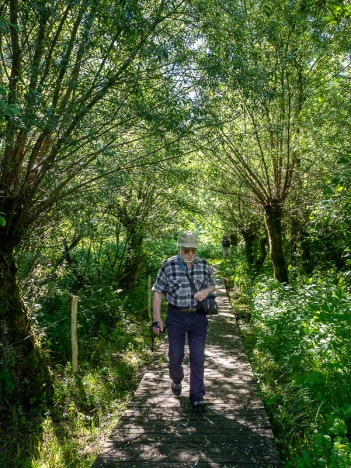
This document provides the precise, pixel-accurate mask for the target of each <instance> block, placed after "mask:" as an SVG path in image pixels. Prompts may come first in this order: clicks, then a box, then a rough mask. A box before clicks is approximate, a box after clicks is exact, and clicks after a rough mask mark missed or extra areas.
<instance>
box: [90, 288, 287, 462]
mask: <svg viewBox="0 0 351 468" xmlns="http://www.w3.org/2000/svg"><path fill="white" fill-rule="evenodd" d="M218 283H219V285H218V288H217V291H216V294H217V296H218V303H219V315H218V316H217V317H211V318H210V319H209V321H210V325H209V334H208V340H207V345H206V369H205V383H206V390H207V394H206V397H205V399H206V409H207V411H206V413H204V414H193V413H192V410H191V407H190V404H189V400H188V392H189V380H188V378H189V368H188V363H187V361H185V369H184V371H185V380H184V382H183V393H182V396H181V397H180V398H175V397H174V396H173V395H172V393H171V390H170V381H169V377H168V369H167V362H166V359H165V358H164V359H162V360H161V362H162V363H161V365H158V366H157V367H155V368H150V369H149V370H148V371H147V372H146V373H145V375H144V377H143V379H142V381H141V382H140V385H139V388H138V389H137V391H136V392H135V394H134V398H133V400H132V402H131V403H130V404H129V407H128V409H127V411H126V412H125V414H124V415H123V417H122V418H121V419H120V421H119V423H118V426H117V427H116V428H115V429H114V431H113V433H112V434H111V436H110V439H109V440H108V441H107V442H106V444H105V447H104V449H103V451H102V453H101V455H100V456H99V457H98V459H97V460H96V462H95V464H94V468H100V467H122V468H124V467H142V466H146V465H147V466H150V467H157V468H173V467H174V468H176V467H177V468H178V467H189V468H190V467H232V468H234V467H248V468H251V467H265V468H267V467H268V468H269V467H271V468H272V467H279V466H280V464H279V455H278V450H277V448H276V446H275V444H274V439H273V434H272V431H271V428H270V424H269V421H268V419H267V415H266V413H265V410H264V407H263V404H262V401H261V400H260V398H258V396H257V386H256V383H255V380H254V377H253V374H252V369H251V366H250V364H249V362H248V359H247V355H246V353H245V350H244V347H243V343H242V339H241V337H240V332H239V328H238V325H237V323H236V320H235V317H234V314H233V311H232V309H231V306H230V304H229V300H228V297H227V294H226V290H225V287H224V284H223V281H221V280H219V281H218ZM166 351H167V350H166V345H164V346H163V347H162V349H161V353H163V354H166Z"/></svg>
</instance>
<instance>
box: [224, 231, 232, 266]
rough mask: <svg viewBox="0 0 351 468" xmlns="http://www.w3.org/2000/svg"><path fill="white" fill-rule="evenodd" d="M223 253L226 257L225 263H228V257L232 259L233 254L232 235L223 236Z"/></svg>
mask: <svg viewBox="0 0 351 468" xmlns="http://www.w3.org/2000/svg"><path fill="white" fill-rule="evenodd" d="M222 253H223V258H224V263H227V258H228V259H229V260H230V256H231V246H230V237H229V236H223V237H222Z"/></svg>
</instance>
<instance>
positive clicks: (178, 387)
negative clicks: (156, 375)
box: [171, 382, 182, 396]
mask: <svg viewBox="0 0 351 468" xmlns="http://www.w3.org/2000/svg"><path fill="white" fill-rule="evenodd" d="M171 390H172V393H173V395H174V396H180V395H181V394H182V384H175V383H173V382H172V383H171Z"/></svg>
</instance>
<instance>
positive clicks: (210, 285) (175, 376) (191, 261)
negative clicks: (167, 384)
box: [152, 231, 216, 413]
mask: <svg viewBox="0 0 351 468" xmlns="http://www.w3.org/2000/svg"><path fill="white" fill-rule="evenodd" d="M197 248H198V239H197V236H196V234H195V233H193V232H191V231H187V232H184V234H182V235H181V236H180V237H179V239H178V255H175V256H173V257H170V258H169V259H168V260H166V261H165V262H164V263H163V265H162V266H161V268H160V270H159V272H158V275H157V279H156V282H155V284H154V285H153V288H152V289H153V291H154V299H153V309H154V323H153V332H154V333H155V334H159V333H160V331H163V321H162V318H161V304H162V297H163V296H164V297H165V299H166V301H167V303H168V307H167V319H166V326H167V331H168V343H169V353H168V357H169V375H170V377H171V381H172V382H171V390H172V392H173V394H174V395H175V396H180V395H181V392H182V380H183V378H184V372H183V366H182V364H183V359H184V345H185V335H186V334H187V335H188V344H189V355H190V393H189V397H190V402H191V404H192V407H193V409H194V411H195V412H197V413H202V412H204V411H205V404H204V399H203V398H204V395H205V384H204V365H205V342H206V336H207V325H208V321H207V318H206V316H205V315H203V314H201V313H199V312H198V310H197V305H198V303H199V302H200V301H202V300H204V299H205V298H206V297H207V295H208V294H210V293H213V292H214V290H215V288H216V286H215V284H216V280H215V278H214V276H213V272H212V268H211V266H210V265H209V264H208V263H207V262H206V260H203V259H201V258H199V257H197V256H196V252H197Z"/></svg>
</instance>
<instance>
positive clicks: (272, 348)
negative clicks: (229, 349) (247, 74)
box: [228, 262, 351, 468]
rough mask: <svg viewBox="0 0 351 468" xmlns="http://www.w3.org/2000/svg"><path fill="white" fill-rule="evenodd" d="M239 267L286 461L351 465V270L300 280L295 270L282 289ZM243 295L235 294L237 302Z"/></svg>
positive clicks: (267, 400) (259, 371) (251, 340)
mask: <svg viewBox="0 0 351 468" xmlns="http://www.w3.org/2000/svg"><path fill="white" fill-rule="evenodd" d="M240 269H242V267H241V266H240V262H237V263H236V272H235V271H234V270H232V276H231V280H232V284H233V290H234V291H235V290H236V291H238V290H240V293H241V294H242V298H241V300H240V299H239V305H240V303H241V304H242V303H245V304H246V306H247V308H248V310H249V312H248V314H247V316H244V317H243V316H240V317H239V318H240V322H241V328H242V330H243V337H244V340H245V344H246V349H247V351H248V353H249V356H250V360H251V362H252V366H253V369H254V372H255V375H256V378H257V381H258V384H259V388H260V392H261V395H260V396H261V397H262V399H263V402H264V404H265V407H266V409H267V412H268V414H269V417H270V420H271V423H272V428H273V431H274V434H275V437H276V439H277V442H278V444H279V446H280V448H281V453H282V458H283V459H284V460H285V462H284V465H285V466H287V467H328V468H333V467H340V468H343V467H350V466H351V386H350V369H351V355H350V349H351V314H350V312H351V305H350V280H349V277H348V275H347V274H342V273H337V272H336V271H329V272H328V271H324V272H320V273H318V274H317V273H316V274H315V275H314V276H312V277H302V276H301V275H300V276H299V275H296V277H295V278H294V274H293V273H294V272H291V275H290V276H291V278H292V279H291V283H290V284H289V285H288V286H283V285H281V284H280V283H277V282H275V281H274V280H272V279H271V276H266V275H264V274H261V275H258V276H256V277H255V278H254V277H250V276H249V275H248V273H247V272H243V271H240ZM237 271H240V273H241V274H240V276H238V274H237ZM243 273H244V274H243ZM228 274H229V272H228ZM229 276H230V275H229ZM238 298H239V295H238V293H236V297H235V295H234V298H233V297H232V299H233V301H234V307H236V304H237V303H238ZM247 318H249V320H247Z"/></svg>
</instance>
